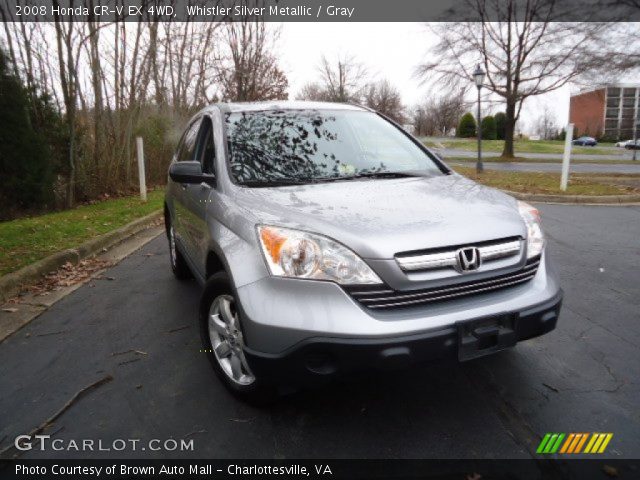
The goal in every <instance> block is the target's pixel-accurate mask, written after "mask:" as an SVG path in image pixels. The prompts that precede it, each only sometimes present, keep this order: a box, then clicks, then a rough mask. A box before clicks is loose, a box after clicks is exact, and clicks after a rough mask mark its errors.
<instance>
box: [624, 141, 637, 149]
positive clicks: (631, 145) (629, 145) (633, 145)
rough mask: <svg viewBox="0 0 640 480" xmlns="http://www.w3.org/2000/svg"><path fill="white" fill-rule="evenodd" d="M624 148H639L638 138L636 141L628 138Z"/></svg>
mask: <svg viewBox="0 0 640 480" xmlns="http://www.w3.org/2000/svg"><path fill="white" fill-rule="evenodd" d="M624 148H626V149H627V150H640V140H637V141H635V142H634V141H633V140H629V141H628V142H627V143H626V144H625V146H624Z"/></svg>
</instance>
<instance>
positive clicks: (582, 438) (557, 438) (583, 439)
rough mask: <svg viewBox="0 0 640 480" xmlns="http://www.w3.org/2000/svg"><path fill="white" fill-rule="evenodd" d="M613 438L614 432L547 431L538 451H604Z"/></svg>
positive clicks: (569, 452)
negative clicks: (566, 432)
mask: <svg viewBox="0 0 640 480" xmlns="http://www.w3.org/2000/svg"><path fill="white" fill-rule="evenodd" d="M612 438H613V433H569V434H564V433H547V434H545V436H544V437H543V438H542V441H541V442H540V445H538V449H537V450H536V453H540V454H553V453H565V454H567V453H568V454H571V453H604V451H605V450H606V448H607V446H608V445H609V442H610V441H611V439H612ZM585 445H586V446H585ZM583 448H584V450H583Z"/></svg>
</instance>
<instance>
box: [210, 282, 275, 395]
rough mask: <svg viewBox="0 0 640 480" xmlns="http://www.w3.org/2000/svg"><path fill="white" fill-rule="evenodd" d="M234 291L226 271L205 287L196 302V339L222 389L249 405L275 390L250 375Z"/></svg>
mask: <svg viewBox="0 0 640 480" xmlns="http://www.w3.org/2000/svg"><path fill="white" fill-rule="evenodd" d="M236 302H237V299H236V295H235V292H234V290H233V288H232V286H231V282H230V281H229V277H228V275H227V273H226V272H219V273H217V274H215V275H213V276H211V277H210V278H209V280H208V281H207V283H206V284H205V288H204V291H203V293H202V299H201V301H200V337H201V339H202V346H203V349H204V353H205V354H206V355H207V357H208V359H209V361H210V362H211V365H212V367H213V370H214V371H215V373H216V375H217V376H218V378H220V380H221V381H222V383H223V384H224V386H225V387H226V388H227V389H228V390H229V391H230V392H231V393H232V394H233V395H235V396H236V397H238V398H240V399H241V400H243V401H246V402H249V403H253V404H264V403H268V402H270V401H272V400H273V399H274V398H275V389H274V388H273V387H272V386H270V385H267V384H265V383H264V382H263V381H261V379H260V378H258V377H256V375H255V374H254V373H253V372H252V370H251V366H250V365H249V363H248V361H247V359H246V357H245V355H244V346H245V344H244V333H243V330H242V325H241V319H240V310H239V308H237V304H236Z"/></svg>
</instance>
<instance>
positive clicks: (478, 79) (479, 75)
mask: <svg viewBox="0 0 640 480" xmlns="http://www.w3.org/2000/svg"><path fill="white" fill-rule="evenodd" d="M473 81H474V82H475V83H476V87H477V88H478V125H477V127H476V128H477V131H478V132H477V133H478V161H477V162H476V172H478V173H482V171H483V170H484V169H483V167H482V117H481V116H480V89H481V88H482V82H483V81H484V71H483V70H482V67H480V64H478V66H477V67H476V70H475V72H473Z"/></svg>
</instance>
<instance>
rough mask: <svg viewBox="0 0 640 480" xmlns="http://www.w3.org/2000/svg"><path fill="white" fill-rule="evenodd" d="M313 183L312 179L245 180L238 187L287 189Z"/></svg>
mask: <svg viewBox="0 0 640 480" xmlns="http://www.w3.org/2000/svg"><path fill="white" fill-rule="evenodd" d="M309 183H314V180H313V179H303V178H301V179H296V178H291V179H288V178H287V179H284V178H283V179H282V180H247V181H246V182H240V183H239V185H242V186H243V187H265V188H266V187H289V186H291V185H306V184H309Z"/></svg>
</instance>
